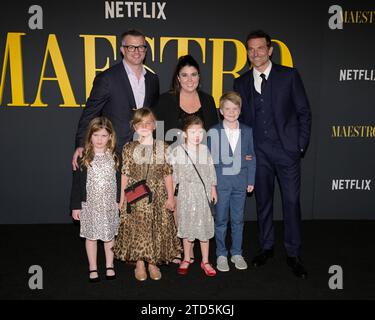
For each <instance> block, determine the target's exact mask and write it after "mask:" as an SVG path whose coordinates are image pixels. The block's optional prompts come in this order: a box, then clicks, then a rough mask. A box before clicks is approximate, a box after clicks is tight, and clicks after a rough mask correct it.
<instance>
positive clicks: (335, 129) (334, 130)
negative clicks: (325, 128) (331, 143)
mask: <svg viewBox="0 0 375 320" xmlns="http://www.w3.org/2000/svg"><path fill="white" fill-rule="evenodd" d="M339 131H340V127H339V126H332V137H333V138H338V137H339Z"/></svg>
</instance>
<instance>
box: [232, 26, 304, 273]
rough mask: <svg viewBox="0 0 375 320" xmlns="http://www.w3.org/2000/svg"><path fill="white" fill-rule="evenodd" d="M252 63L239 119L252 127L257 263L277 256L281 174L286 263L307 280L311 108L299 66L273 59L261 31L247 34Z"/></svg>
mask: <svg viewBox="0 0 375 320" xmlns="http://www.w3.org/2000/svg"><path fill="white" fill-rule="evenodd" d="M246 47H247V54H248V58H249V60H250V62H251V64H252V68H251V69H250V70H249V71H247V72H246V73H244V74H243V75H241V76H240V77H239V78H237V79H235V81H234V90H235V91H237V92H238V93H240V94H241V97H242V110H241V116H240V119H241V120H242V121H243V122H244V123H245V124H247V125H248V126H250V127H252V128H253V136H254V145H255V154H256V157H257V163H256V174H255V199H256V206H257V216H258V228H259V240H260V246H261V251H260V253H259V254H258V255H257V256H255V257H254V259H253V261H252V265H253V266H254V267H260V266H262V265H264V264H265V263H266V262H267V260H268V259H270V258H272V257H273V248H274V227H273V197H274V183H275V178H276V177H277V179H278V181H279V186H280V190H281V199H282V205H283V218H284V246H285V249H286V253H287V259H286V262H287V264H288V266H289V267H290V268H291V270H292V272H293V273H294V275H296V276H297V277H299V278H302V279H305V278H306V277H307V271H306V269H305V267H304V266H303V264H302V260H301V258H300V250H301V234H300V221H301V208H300V199H299V198H300V190H301V157H302V156H303V155H304V153H305V152H306V148H307V146H308V144H309V139H310V131H311V111H310V105H309V101H308V99H307V96H306V92H305V88H304V86H303V83H302V80H301V77H300V75H299V73H298V71H297V70H296V69H295V68H288V67H284V66H281V65H278V64H276V63H274V62H271V60H270V58H271V56H272V51H273V47H272V44H271V37H270V36H269V35H268V34H266V33H265V32H263V31H262V30H257V31H254V32H251V33H250V34H249V35H248V36H247V39H246Z"/></svg>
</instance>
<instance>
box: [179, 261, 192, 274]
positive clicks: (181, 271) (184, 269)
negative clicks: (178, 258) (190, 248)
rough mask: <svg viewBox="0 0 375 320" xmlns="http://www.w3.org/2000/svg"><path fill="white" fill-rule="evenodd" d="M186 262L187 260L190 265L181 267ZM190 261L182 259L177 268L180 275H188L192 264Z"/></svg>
mask: <svg viewBox="0 0 375 320" xmlns="http://www.w3.org/2000/svg"><path fill="white" fill-rule="evenodd" d="M184 262H186V263H187V264H188V265H187V267H186V268H181V265H182V264H183V263H184ZM190 263H191V262H190V261H186V260H184V261H182V262H181V263H180V267H178V268H177V273H178V274H180V275H182V276H184V275H187V273H188V269H189V266H190Z"/></svg>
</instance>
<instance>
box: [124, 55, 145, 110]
mask: <svg viewBox="0 0 375 320" xmlns="http://www.w3.org/2000/svg"><path fill="white" fill-rule="evenodd" d="M123 63H124V67H125V71H126V73H127V74H128V78H129V81H130V85H131V87H132V91H133V95H134V100H135V106H132V107H133V108H134V109H140V108H142V107H143V103H144V101H145V95H146V85H145V74H146V70H145V68H144V67H142V76H141V78H140V79H139V80H138V78H137V76H136V74H135V73H134V72H133V70H132V69H131V68H130V67H129V65H128V64H127V63H126V62H125V60H123Z"/></svg>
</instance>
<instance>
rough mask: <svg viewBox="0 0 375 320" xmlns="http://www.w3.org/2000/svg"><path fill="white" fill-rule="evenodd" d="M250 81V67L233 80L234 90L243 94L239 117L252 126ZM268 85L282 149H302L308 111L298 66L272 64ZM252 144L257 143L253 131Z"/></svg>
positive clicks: (307, 134)
mask: <svg viewBox="0 0 375 320" xmlns="http://www.w3.org/2000/svg"><path fill="white" fill-rule="evenodd" d="M253 84H254V77H253V70H249V71H247V72H246V73H245V74H243V75H241V76H240V77H238V78H237V79H235V80H234V90H235V91H236V92H238V93H240V94H241V97H242V110H241V115H240V120H241V121H242V122H243V123H245V124H247V125H248V126H250V127H252V128H253V127H254V125H255V108H254V104H253V101H254V97H253V90H252V88H253ZM268 85H270V86H271V95H272V102H271V104H272V109H273V115H274V122H275V126H276V129H277V132H278V135H279V138H280V140H281V143H282V146H283V148H284V150H287V151H291V152H301V150H302V152H304V151H305V150H306V148H307V145H308V143H309V139H310V131H311V112H310V106H309V102H308V99H307V96H306V92H305V88H304V86H303V83H302V80H301V77H300V75H299V73H298V71H297V69H295V68H288V67H284V66H281V65H278V64H275V63H272V69H271V72H270V75H269V78H268V81H267V86H268ZM254 143H255V145H256V144H257V137H256V135H255V133H254Z"/></svg>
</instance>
